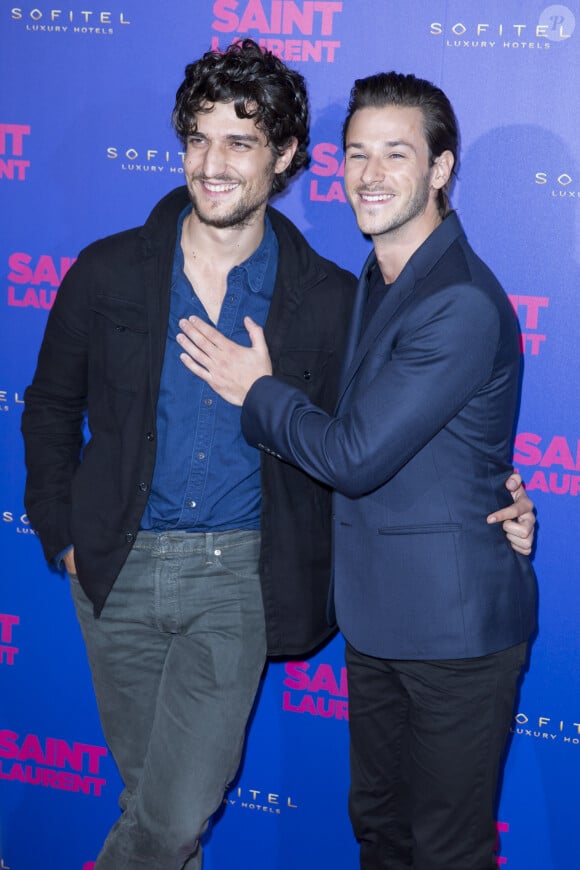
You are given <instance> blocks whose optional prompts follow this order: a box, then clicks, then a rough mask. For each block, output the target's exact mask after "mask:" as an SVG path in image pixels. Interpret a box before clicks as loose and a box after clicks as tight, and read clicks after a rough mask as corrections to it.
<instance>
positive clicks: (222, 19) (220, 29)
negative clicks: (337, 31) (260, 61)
mask: <svg viewBox="0 0 580 870" xmlns="http://www.w3.org/2000/svg"><path fill="white" fill-rule="evenodd" d="M342 7H343V4H342V3H341V2H336V0H302V2H298V0H271V2H270V3H269V4H264V3H263V2H262V0H245V2H241V0H214V4H213V14H214V16H215V17H214V20H213V22H212V29H213V30H215V31H216V32H217V33H227V34H231V33H236V34H239V38H240V39H243V38H245V37H246V36H251V37H252V38H253V39H255V40H256V41H257V42H258V43H259V44H260V45H261V46H262V48H266V49H268V51H271V52H273V53H274V54H276V55H277V56H278V57H280V58H281V59H282V60H285V61H313V62H314V63H333V62H334V60H335V57H336V51H337V49H339V48H340V47H341V43H340V42H339V41H337V40H335V39H331V38H329V37H332V36H333V33H334V28H335V16H336V15H338V14H339V13H341V12H342ZM260 34H262V36H261V37H260ZM305 36H314V37H316V38H315V39H304V37H305ZM211 47H212V49H213V50H214V51H218V50H219V47H220V46H219V36H214V37H213V38H212V44H211Z"/></svg>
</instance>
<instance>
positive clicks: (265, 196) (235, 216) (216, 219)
mask: <svg viewBox="0 0 580 870" xmlns="http://www.w3.org/2000/svg"><path fill="white" fill-rule="evenodd" d="M273 167H274V163H272V167H271V169H270V171H269V172H268V177H267V183H266V185H264V186H262V185H261V186H260V188H259V190H257V191H255V194H254V195H253V196H252V195H251V194H250V195H249V196H248V195H246V196H244V192H243V190H242V196H241V199H240V200H239V202H238V203H237V204H236V205H235V206H234V207H233V208H232V210H231V211H229V212H227V213H226V214H221V215H219V214H218V215H215V216H213V215H212V213H211V208H210V209H208V210H207V211H202V209H201V208H200V205H199V203H198V201H197V199H196V197H195V194H194V193H193V191H192V190H191V189H189V188H188V189H189V198H190V200H191V205H192V209H193V211H194V213H195V215H196V217H197V219H198V220H199V222H200V223H202V224H205V226H208V227H215V228H216V229H220V230H222V229H227V228H231V227H238V228H240V229H241V228H243V227H246V226H250V225H251V224H252V223H253V218H254V216H255V215H256V213H257V212H259V211H261V210H262V208H263V207H264V205H267V203H268V200H269V199H270V196H271V193H272V184H273V182H274V168H273ZM192 180H199V181H201V180H202V178H201V177H199V176H197V177H196V178H194V179H192ZM231 180H232V179H227V178H223V179H214V181H223V182H224V184H227V183H228V182H230V181H231ZM216 211H217V209H216Z"/></svg>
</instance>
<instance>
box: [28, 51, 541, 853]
mask: <svg viewBox="0 0 580 870" xmlns="http://www.w3.org/2000/svg"><path fill="white" fill-rule="evenodd" d="M173 123H174V126H175V129H176V131H177V134H178V135H179V137H180V139H181V141H182V143H183V146H184V150H185V159H184V172H185V179H186V186H185V187H181V188H178V189H176V190H174V191H172V192H171V193H169V194H168V195H167V196H166V197H165V198H164V199H163V200H161V202H159V203H158V204H157V205H156V206H155V208H154V209H153V211H152V213H151V215H150V216H149V218H148V219H147V221H146V223H145V224H144V225H143V226H142V227H139V228H136V229H132V230H128V231H126V232H123V233H119V234H117V235H115V236H111V237H109V238H106V239H103V240H101V241H98V242H96V243H95V244H93V245H90V246H89V247H88V248H86V249H85V250H84V251H83V252H81V254H80V256H79V258H78V260H77V262H76V263H75V265H74V266H73V267H72V269H71V270H70V271H69V273H68V274H67V276H66V278H65V280H64V281H63V284H62V286H61V288H60V290H59V293H58V296H57V299H56V302H55V305H54V307H53V309H52V311H51V314H50V318H49V322H48V325H47V330H46V335H45V338H44V341H43V345H42V348H41V352H40V357H39V363H38V368H37V372H36V374H35V377H34V381H33V383H32V385H31V386H30V387H29V388H28V390H27V392H26V397H25V404H26V407H25V411H24V415H23V432H24V435H25V441H26V458H27V466H28V479H27V488H26V505H27V509H28V513H29V516H30V519H31V522H32V523H33V525H34V526H35V528H36V529H37V530H38V533H39V536H40V538H41V541H42V543H43V547H44V551H45V554H46V556H47V558H48V559H49V560H50V561H53V562H54V561H57V562H58V561H59V560H61V559H62V560H64V563H65V566H66V569H67V571H68V573H69V575H70V582H71V589H72V595H73V598H74V602H75V606H76V610H77V614H78V618H79V621H80V625H81V628H82V632H83V635H84V639H85V643H86V647H87V651H88V657H89V663H90V666H91V671H92V676H93V683H94V687H95V693H96V697H97V702H98V706H99V713H100V716H101V721H102V725H103V730H104V733H105V737H106V739H107V742H108V745H109V747H110V749H111V751H112V754H113V756H114V758H115V761H116V763H117V765H118V767H119V770H120V773H121V777H122V779H123V783H124V786H125V788H124V790H123V793H122V795H121V799H120V804H121V807H122V809H123V813H122V815H121V816H120V818H119V820H118V821H117V823H116V824H115V825H114V826H113V828H112V829H111V831H110V833H109V836H108V837H107V840H106V842H105V844H104V847H103V849H102V851H101V853H100V855H99V858H98V860H97V864H96V868H97V870H137V868H155V870H165V868H166V870H179V868H181V867H183V866H186V867H187V868H190V870H192V868H199V867H201V861H202V856H201V848H200V845H199V843H200V840H201V837H202V835H203V832H204V831H205V829H206V827H207V825H208V821H209V819H210V818H211V816H212V814H213V813H214V812H215V810H216V809H217V808H218V807H219V805H220V803H221V801H222V799H223V795H224V790H225V789H226V787H227V785H228V783H229V782H230V781H231V779H232V778H233V776H234V775H235V773H236V770H237V767H238V764H239V760H240V755H241V751H242V746H243V741H244V735H245V728H246V722H247V719H248V716H249V714H250V710H251V707H252V704H253V701H254V697H255V694H256V690H257V687H258V682H259V679H260V675H261V673H262V669H263V666H264V662H265V658H266V654H267V653H269V654H270V655H277V656H280V655H286V656H291V655H304V654H305V653H306V652H308V651H310V650H312V649H313V648H314V647H315V646H317V645H318V644H320V643H322V642H323V641H324V640H325V639H326V638H327V637H328V636H329V635H330V633H331V632H332V628H331V627H330V626H329V625H328V624H327V621H326V600H327V594H328V585H329V575H330V569H329V564H330V491H329V489H328V488H327V487H325V486H322V485H320V484H318V483H316V482H315V481H314V480H313V479H312V478H311V477H309V476H308V475H307V474H304V473H303V472H301V471H298V470H296V469H294V468H292V467H291V466H290V465H284V464H282V463H280V462H278V461H277V460H276V459H275V458H274V457H272V456H263V455H261V453H260V451H258V450H255V449H254V448H251V447H249V446H248V445H247V444H246V442H245V440H244V438H243V437H242V432H241V426H240V412H239V409H237V408H234V407H232V406H231V405H229V404H228V403H226V402H224V401H223V400H221V399H220V398H219V396H217V394H216V393H215V392H214V391H213V390H212V389H211V388H210V387H209V386H207V385H206V384H205V383H204V382H203V380H201V379H199V378H193V377H192V376H191V374H190V373H189V372H188V371H187V370H186V369H185V367H184V366H183V365H182V364H181V362H180V353H181V348H180V346H179V345H178V343H177V341H176V337H177V335H178V333H179V331H180V329H179V322H180V320H182V319H183V318H187V317H189V316H191V315H196V316H197V317H199V318H201V319H203V320H204V321H205V322H207V323H213V324H215V325H216V326H217V327H218V329H219V330H220V332H221V333H222V334H224V335H226V336H228V337H229V338H231V339H232V340H234V341H236V342H242V343H243V342H246V344H247V343H248V339H247V334H246V331H245V329H244V325H243V319H244V317H245V316H247V315H250V316H251V317H252V319H253V320H254V321H255V322H256V323H258V324H260V325H261V326H263V327H264V328H265V335H266V337H267V340H268V343H269V347H270V350H271V354H272V360H273V365H274V370H275V372H276V374H277V376H278V377H279V378H280V379H281V380H283V381H285V382H286V383H288V384H300V385H301V386H302V388H303V389H304V390H305V391H306V392H307V394H308V396H309V397H310V400H311V401H312V402H314V403H316V404H317V405H319V406H321V407H323V408H325V409H326V410H327V411H328V412H331V411H332V409H333V406H334V402H335V398H336V394H337V390H338V380H339V370H340V363H341V356H342V347H343V344H344V339H345V335H346V331H347V328H348V322H349V316H350V310H351V304H352V298H353V295H354V288H355V279H354V278H353V276H352V275H351V274H349V273H348V272H345V271H343V270H342V269H340V268H339V267H338V266H336V265H335V264H333V263H331V262H329V261H328V260H325V259H323V258H322V257H320V256H319V255H318V254H317V253H316V252H315V251H313V250H312V248H310V246H309V245H308V243H307V242H306V240H305V239H304V238H303V236H302V235H301V234H300V233H299V231H298V230H297V229H296V227H295V226H294V225H293V224H292V223H291V222H290V221H289V220H287V219H286V218H285V217H284V216H283V215H282V214H280V213H279V212H277V211H276V210H274V209H272V208H271V207H269V206H268V201H269V199H270V197H271V196H272V194H274V193H277V192H279V191H281V190H283V189H284V187H285V186H286V184H287V183H288V180H289V179H290V178H291V177H292V176H293V175H295V174H296V173H297V172H298V171H299V170H300V169H301V168H303V167H304V166H306V165H307V163H308V159H309V158H308V154H307V150H306V149H307V145H308V123H309V117H308V100H307V94H306V88H305V83H304V79H303V77H302V76H301V75H299V74H298V73H296V72H293V71H291V70H290V69H288V67H286V66H285V64H283V63H282V62H281V61H280V60H279V59H277V58H276V57H274V56H273V55H272V54H271V53H269V52H262V51H261V49H260V48H259V46H258V45H256V43H254V42H252V41H251V40H244V41H243V42H242V43H239V44H234V45H232V46H230V47H229V48H228V49H227V50H226V51H225V52H223V53H219V52H208V53H206V54H205V55H204V56H203V57H202V58H201V59H200V60H198V61H197V62H195V63H192V64H190V65H189V66H188V67H187V68H186V75H185V79H184V81H183V83H182V85H181V86H180V88H179V90H178V92H177V96H176V104H175V108H174V112H173ZM86 412H88V422H89V428H90V432H91V439H90V441H89V443H88V445H87V446H86V448H85V449H84V452H83V455H82V457H81V446H82V437H81V426H82V421H83V417H84V414H85V413H86ZM518 494H519V495H521V492H520V493H518ZM530 507H531V504H530V502H529V501H528V500H527V499H525V497H523V496H522V498H521V499H520V500H519V502H518V504H517V505H514V506H513V507H512V508H510V509H509V510H507V512H506V513H505V514H503V515H502V514H500V515H498V517H499V519H500V520H504V519H506V518H508V517H515V516H519V515H520V514H522V512H523V511H524V510H526V509H529V508H530ZM507 531H508V534H509V536H511V538H512V540H513V545H514V546H516V547H521V546H524V547H527V546H529V538H528V537H527V535H528V533H529V531H530V527H529V525H528V524H526V523H525V522H524V523H512V524H511V525H509V526H508V528H507ZM522 535H523V538H522V537H521V536H522ZM71 545H72V546H71Z"/></svg>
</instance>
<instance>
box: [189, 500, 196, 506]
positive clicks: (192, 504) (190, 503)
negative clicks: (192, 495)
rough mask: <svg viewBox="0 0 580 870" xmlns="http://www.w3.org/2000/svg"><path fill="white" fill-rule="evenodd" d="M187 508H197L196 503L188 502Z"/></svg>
mask: <svg viewBox="0 0 580 870" xmlns="http://www.w3.org/2000/svg"><path fill="white" fill-rule="evenodd" d="M189 507H190V508H194V507H197V502H196V501H190V502H189Z"/></svg>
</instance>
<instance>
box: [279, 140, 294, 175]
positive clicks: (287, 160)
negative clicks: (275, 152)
mask: <svg viewBox="0 0 580 870" xmlns="http://www.w3.org/2000/svg"><path fill="white" fill-rule="evenodd" d="M297 148H298V139H297V138H296V137H295V136H293V137H292V138H291V139H290V141H289V142H288V145H287V146H286V148H285V149H284V151H283V152H282V154H280V156H279V157H278V159H277V160H276V163H275V164H274V172H275V173H276V175H279V174H280V172H284V170H285V169H287V168H288V167H289V166H290V164H291V162H292V158H293V157H294V155H295V154H296V149H297Z"/></svg>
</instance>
